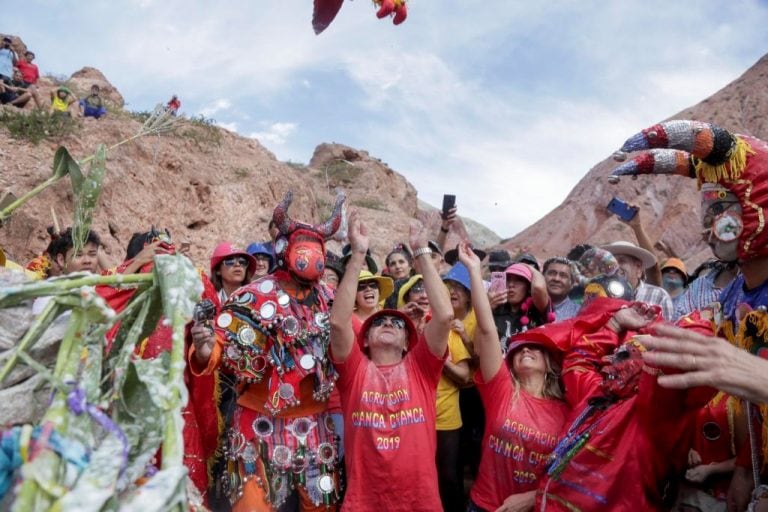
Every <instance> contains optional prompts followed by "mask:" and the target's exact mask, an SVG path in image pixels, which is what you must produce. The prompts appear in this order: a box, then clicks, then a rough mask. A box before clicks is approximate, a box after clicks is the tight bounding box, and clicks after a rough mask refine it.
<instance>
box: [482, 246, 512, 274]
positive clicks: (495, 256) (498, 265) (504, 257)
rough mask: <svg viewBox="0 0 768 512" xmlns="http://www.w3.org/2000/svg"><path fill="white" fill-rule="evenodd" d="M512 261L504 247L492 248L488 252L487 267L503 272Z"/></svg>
mask: <svg viewBox="0 0 768 512" xmlns="http://www.w3.org/2000/svg"><path fill="white" fill-rule="evenodd" d="M513 263H514V261H512V256H510V254H509V251H507V250H506V249H494V250H492V251H491V252H489V253H488V269H489V270H490V271H491V272H504V271H505V270H506V269H507V267H508V266H510V265H511V264H513Z"/></svg>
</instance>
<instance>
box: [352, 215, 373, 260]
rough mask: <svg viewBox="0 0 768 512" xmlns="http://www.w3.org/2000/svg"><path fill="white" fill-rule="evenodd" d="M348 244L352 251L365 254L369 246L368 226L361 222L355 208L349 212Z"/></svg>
mask: <svg viewBox="0 0 768 512" xmlns="http://www.w3.org/2000/svg"><path fill="white" fill-rule="evenodd" d="M349 244H350V246H351V248H352V251H353V252H359V253H361V254H365V252H366V251H368V247H369V246H370V240H369V239H368V228H367V227H366V226H365V224H363V223H362V221H361V220H360V217H359V213H358V211H357V209H356V208H353V209H352V210H350V212H349Z"/></svg>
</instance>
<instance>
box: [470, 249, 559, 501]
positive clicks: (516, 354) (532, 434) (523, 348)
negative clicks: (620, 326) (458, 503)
mask: <svg viewBox="0 0 768 512" xmlns="http://www.w3.org/2000/svg"><path fill="white" fill-rule="evenodd" d="M459 261H461V263H463V264H464V266H466V267H467V269H468V270H469V277H470V281H471V283H472V307H473V308H474V310H475V315H476V317H477V329H476V330H475V338H474V346H475V351H476V352H477V355H478V357H479V360H480V371H479V372H478V373H476V374H475V381H476V382H477V389H478V391H479V392H480V397H481V399H482V401H483V408H484V409H485V433H484V435H483V444H482V459H481V461H480V469H479V472H478V476H477V480H475V485H474V486H473V487H472V492H471V493H470V498H471V502H470V505H469V510H470V511H472V512H486V511H496V510H500V511H507V510H529V509H530V508H532V507H533V505H534V502H535V498H536V487H537V484H538V481H539V479H540V478H541V476H542V475H543V474H544V471H545V469H546V465H547V461H548V460H549V454H550V452H551V451H552V449H553V448H554V447H555V445H556V444H557V437H558V435H559V434H560V431H561V429H562V427H563V424H564V423H565V418H566V414H567V413H568V407H567V405H566V404H565V402H564V401H563V398H562V397H563V391H562V388H561V387H560V383H559V362H558V360H559V359H560V350H559V349H558V348H557V346H555V345H554V343H552V342H551V341H549V340H546V339H544V338H541V339H533V338H526V336H525V334H521V335H518V336H516V337H515V338H513V339H512V340H510V341H511V343H510V345H509V349H508V352H507V354H508V355H507V364H506V365H505V364H504V356H503V355H502V352H501V343H500V341H499V334H498V332H497V330H496V323H495V322H494V320H493V312H492V310H491V304H490V302H489V300H488V295H487V293H486V291H485V285H484V284H483V277H482V266H481V263H480V259H479V258H478V257H477V255H476V254H475V253H474V252H473V251H472V250H471V248H470V246H469V244H468V243H467V242H462V243H461V244H459Z"/></svg>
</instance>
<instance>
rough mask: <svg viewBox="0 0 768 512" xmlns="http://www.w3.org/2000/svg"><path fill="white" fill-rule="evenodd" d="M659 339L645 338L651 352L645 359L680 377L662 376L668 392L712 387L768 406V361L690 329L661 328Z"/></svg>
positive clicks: (658, 327)
mask: <svg viewBox="0 0 768 512" xmlns="http://www.w3.org/2000/svg"><path fill="white" fill-rule="evenodd" d="M654 331H655V333H656V335H655V336H651V337H648V338H645V339H644V340H643V343H645V345H646V347H648V348H649V349H652V350H649V351H648V352H646V353H645V354H643V357H644V358H645V361H646V362H647V363H649V364H652V365H654V366H657V367H660V368H676V369H679V370H682V372H681V373H677V374H673V375H660V376H659V378H658V381H659V384H660V385H661V386H664V387H668V388H677V389H683V388H692V387H697V386H712V387H714V388H717V389H720V390H722V391H725V392H726V393H729V394H731V395H734V396H738V397H741V398H744V399H746V400H749V401H750V402H754V403H759V404H765V403H768V361H766V360H765V359H761V358H759V357H757V356H753V355H752V354H750V353H749V352H747V351H745V350H742V349H739V348H737V347H734V346H733V345H731V344H730V343H728V342H727V341H725V340H723V339H720V338H716V337H713V336H704V335H702V334H698V333H695V332H691V331H690V330H688V329H680V328H677V327H673V326H670V325H658V326H656V327H655V329H654Z"/></svg>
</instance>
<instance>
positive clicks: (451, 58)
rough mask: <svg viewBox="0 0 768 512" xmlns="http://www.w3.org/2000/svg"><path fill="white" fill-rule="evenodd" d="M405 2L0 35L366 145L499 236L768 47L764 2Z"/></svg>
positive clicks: (57, 65)
mask: <svg viewBox="0 0 768 512" xmlns="http://www.w3.org/2000/svg"><path fill="white" fill-rule="evenodd" d="M2 3H3V4H8V5H10V1H9V0H2ZM408 5H409V17H408V20H407V21H406V22H405V23H404V24H402V25H400V26H397V27H395V26H393V25H392V24H391V22H390V21H389V20H378V19H376V17H375V15H374V9H373V7H372V5H371V3H370V2H368V1H366V0H357V1H349V0H347V1H346V2H345V4H344V6H343V7H342V9H341V12H340V13H339V15H338V17H337V18H336V20H335V21H334V23H333V24H332V25H331V26H330V27H329V28H328V29H327V30H326V31H325V32H324V33H322V34H321V35H320V36H316V35H314V33H313V31H312V27H311V22H310V20H311V14H312V2H311V1H310V0H277V1H274V0H273V1H267V0H228V1H226V2H210V1H208V2H200V1H196V0H113V1H103V0H98V1H97V0H71V1H62V0H45V1H38V0H26V1H25V2H24V6H23V8H14V9H2V10H3V15H2V18H0V32H3V33H12V34H17V35H19V36H21V37H22V38H23V40H24V41H25V43H26V44H27V45H28V46H29V47H30V49H32V50H34V51H35V52H36V53H37V57H38V58H37V63H38V65H39V66H40V68H41V71H43V72H44V73H46V72H47V73H53V74H55V75H69V74H71V73H72V72H74V71H76V70H77V69H79V68H81V67H83V66H86V65H87V66H93V67H96V68H98V69H100V70H101V71H102V72H103V73H104V74H105V75H106V77H107V78H108V79H109V80H110V81H111V82H112V83H113V84H114V85H115V86H116V87H117V88H118V89H119V90H120V91H121V93H122V94H123V96H124V97H125V98H126V102H127V103H128V108H129V109H132V110H146V109H149V108H151V107H152V106H154V105H155V104H156V103H157V102H159V101H165V100H167V98H168V97H169V96H170V94H172V93H178V94H179V96H180V98H181V100H182V110H183V111H184V112H186V113H187V114H190V115H204V116H206V117H208V118H213V119H215V120H216V121H217V123H218V124H220V125H221V126H223V127H226V128H228V129H230V130H234V131H237V132H238V133H240V134H242V135H244V136H248V137H255V138H257V139H258V140H259V141H260V142H261V143H262V144H263V145H265V146H266V147H267V148H269V149H270V150H271V151H273V152H274V153H275V154H276V155H277V157H278V158H279V159H281V160H292V161H294V162H304V163H306V162H307V161H309V159H310V157H311V156H312V152H313V150H314V148H315V146H316V145H317V144H319V143H321V142H339V143H343V144H347V145H349V146H352V147H355V148H361V149H366V150H368V151H369V152H370V153H371V154H372V155H373V156H375V157H379V158H381V159H382V160H383V161H385V162H387V163H388V164H389V165H390V166H391V167H392V168H393V169H395V170H396V171H398V172H400V173H402V174H403V175H405V177H406V178H407V179H408V180H410V181H411V183H413V184H414V185H415V187H416V189H417V190H418V191H419V197H420V198H422V199H423V200H425V201H427V202H429V203H431V204H433V205H439V204H440V203H441V197H442V194H443V193H454V194H456V195H457V196H458V199H457V202H458V204H459V208H460V212H461V213H462V214H463V215H467V216H469V217H472V218H474V219H476V220H478V221H480V222H482V223H484V224H486V225H487V226H489V227H491V228H492V229H494V230H495V231H496V232H497V233H498V234H499V235H501V236H503V237H507V236H511V235H513V234H515V233H516V232H518V231H520V230H521V229H523V228H525V227H526V226H527V225H529V224H531V223H532V222H535V221H536V220H537V219H539V218H540V217H541V216H543V215H545V214H546V213H547V212H548V211H550V210H551V209H553V208H554V207H556V206H557V205H558V204H559V203H560V202H561V201H562V200H563V199H564V198H565V196H566V195H567V193H568V192H569V191H570V190H571V188H572V187H573V186H574V185H575V184H576V182H577V181H578V180H579V179H580V178H581V177H582V176H583V175H584V174H585V173H586V172H587V171H588V170H589V168H590V167H591V166H592V165H594V164H595V163H597V162H598V161H600V160H601V159H603V158H604V157H605V156H606V155H608V154H610V153H611V152H612V151H613V150H614V149H616V148H617V147H618V146H620V144H621V143H622V141H623V140H624V139H625V138H626V137H627V136H628V135H631V134H632V133H633V132H634V131H636V130H637V129H639V128H643V127H645V126H646V125H649V124H652V123H654V122H656V121H658V120H660V119H663V118H665V117H667V116H669V115H672V114H674V113H675V112H678V111H680V110H682V109H684V108H686V107H688V106H691V105H693V104H695V103H698V102H699V101H700V100H702V99H704V98H705V97H707V96H709V95H711V94H713V93H714V92H716V91H717V90H719V89H720V88H721V87H723V86H725V85H726V84H728V83H729V82H731V81H732V80H734V79H735V78H737V77H738V76H739V75H741V74H742V73H743V72H744V71H745V70H746V69H748V68H749V67H750V66H751V65H753V64H754V63H755V62H756V61H757V60H758V59H759V58H760V57H761V56H762V55H763V54H764V53H766V52H767V51H768V30H766V28H765V27H766V26H768V2H766V1H765V0H763V1H757V0H729V1H727V2H724V1H722V0H679V1H670V0H621V1H619V0H615V1H605V0H586V1H543V2H532V1H530V0H528V1H519V0H482V1H481V0H463V1H455V0H444V1H436V0H411V1H410V2H409V4H408ZM17 7H18V5H17Z"/></svg>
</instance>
